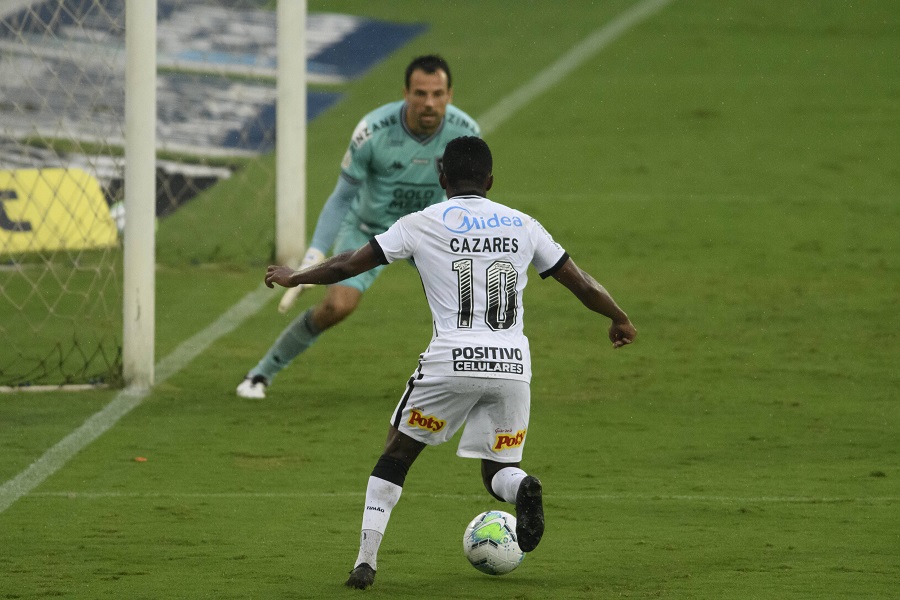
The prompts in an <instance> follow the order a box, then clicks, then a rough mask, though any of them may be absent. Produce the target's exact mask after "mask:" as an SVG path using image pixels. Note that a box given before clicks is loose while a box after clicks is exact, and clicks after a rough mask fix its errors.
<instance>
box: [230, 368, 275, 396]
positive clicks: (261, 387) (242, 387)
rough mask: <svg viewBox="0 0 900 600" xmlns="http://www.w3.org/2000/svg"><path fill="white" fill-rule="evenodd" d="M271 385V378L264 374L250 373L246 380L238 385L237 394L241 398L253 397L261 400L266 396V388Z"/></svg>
mask: <svg viewBox="0 0 900 600" xmlns="http://www.w3.org/2000/svg"><path fill="white" fill-rule="evenodd" d="M268 386H269V380H268V379H266V378H265V377H263V376H262V375H253V376H252V377H251V376H250V375H249V374H248V375H247V376H246V377H244V380H243V381H242V382H241V383H240V384H238V386H237V390H236V391H237V395H238V396H240V397H241V398H251V399H253V400H259V399H261V398H265V397H266V388H267V387H268Z"/></svg>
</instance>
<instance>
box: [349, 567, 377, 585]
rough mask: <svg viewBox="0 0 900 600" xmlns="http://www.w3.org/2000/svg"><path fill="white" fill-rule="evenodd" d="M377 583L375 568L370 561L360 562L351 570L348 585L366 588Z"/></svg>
mask: <svg viewBox="0 0 900 600" xmlns="http://www.w3.org/2000/svg"><path fill="white" fill-rule="evenodd" d="M373 583H375V569H373V568H372V567H370V566H369V563H359V565H358V566H357V567H356V568H355V569H353V570H352V571H350V577H348V578H347V583H345V584H344V585H346V586H347V587H350V588H356V589H358V590H364V589H366V588H369V587H372V584H373Z"/></svg>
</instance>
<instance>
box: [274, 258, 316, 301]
mask: <svg viewBox="0 0 900 600" xmlns="http://www.w3.org/2000/svg"><path fill="white" fill-rule="evenodd" d="M323 260H325V255H324V254H322V252H321V251H319V250H317V249H316V248H310V249H309V250H307V251H306V256H304V257H303V262H301V263H300V269H298V270H300V271H302V270H303V269H306V268H308V267H311V266H313V265H317V264H319V263H320V262H322V261H323ZM313 285H314V284H311V283H309V284H304V285H298V286H297V287H292V288H288V289H287V291H285V292H284V296H282V297H281V302H279V303H278V312H280V313H286V312H287V311H288V310H289V309H290V308H291V307H292V306H293V305H294V302H296V301H297V298H298V297H299V296H300V294H302V293H303V291H304V290H305V289H306V288H310V287H312V286H313Z"/></svg>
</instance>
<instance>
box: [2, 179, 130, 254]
mask: <svg viewBox="0 0 900 600" xmlns="http://www.w3.org/2000/svg"><path fill="white" fill-rule="evenodd" d="M117 243H118V232H117V231H116V225H115V223H114V222H113V220H112V217H111V216H110V214H109V206H108V205H107V204H106V199H105V198H104V197H103V191H102V190H101V189H100V184H99V183H98V182H97V180H96V179H95V178H94V177H92V176H91V175H90V174H88V173H86V172H84V171H82V170H80V169H20V170H16V171H0V254H12V253H19V252H35V251H40V250H78V249H83V248H101V247H108V246H115V245H116V244H117Z"/></svg>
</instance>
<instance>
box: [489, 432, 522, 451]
mask: <svg viewBox="0 0 900 600" xmlns="http://www.w3.org/2000/svg"><path fill="white" fill-rule="evenodd" d="M525 431H526V430H525V429H520V430H519V431H517V432H516V434H515V435H512V434H510V433H498V434H497V441H496V442H495V443H494V450H497V451H500V450H504V449H508V448H518V447H519V446H521V445H522V442H524V441H525Z"/></svg>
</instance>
